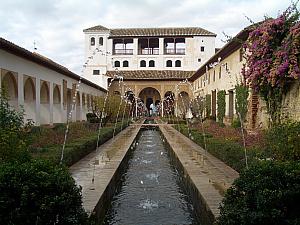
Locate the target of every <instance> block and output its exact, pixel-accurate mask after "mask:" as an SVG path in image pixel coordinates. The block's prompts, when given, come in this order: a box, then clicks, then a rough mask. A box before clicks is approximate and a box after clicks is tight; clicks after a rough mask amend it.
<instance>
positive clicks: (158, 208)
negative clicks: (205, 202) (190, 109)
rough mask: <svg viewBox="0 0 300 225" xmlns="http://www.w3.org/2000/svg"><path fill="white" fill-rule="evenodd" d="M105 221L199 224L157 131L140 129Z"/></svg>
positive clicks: (129, 224)
mask: <svg viewBox="0 0 300 225" xmlns="http://www.w3.org/2000/svg"><path fill="white" fill-rule="evenodd" d="M104 224H107V225H108V224H109V225H112V224H118V225H136V224H140V225H156V224H157V225H175V224H178V225H179V224H200V223H199V222H198V220H197V217H196V215H195V214H194V213H193V205H192V201H191V199H190V198H189V196H188V195H187V194H186V193H185V190H184V188H183V185H182V184H181V177H180V174H178V172H177V170H176V169H175V167H174V166H173V165H171V164H170V159H169V156H168V150H167V149H166V147H165V146H164V143H163V140H162V138H161V136H160V132H159V131H158V130H156V129H144V130H142V131H141V133H140V137H139V139H138V140H137V146H136V148H135V150H134V151H133V153H132V157H131V159H130V160H129V165H128V169H127V171H125V172H124V174H123V176H122V183H121V185H120V187H119V188H118V190H117V192H116V194H115V196H114V198H113V200H112V202H111V206H110V208H109V209H108V212H107V214H106V216H105V219H104Z"/></svg>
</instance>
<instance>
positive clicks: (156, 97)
mask: <svg viewBox="0 0 300 225" xmlns="http://www.w3.org/2000/svg"><path fill="white" fill-rule="evenodd" d="M139 98H140V99H141V100H142V101H143V102H144V103H146V108H147V110H148V112H149V115H150V114H151V115H152V114H153V115H156V114H157V113H158V110H157V106H156V105H155V103H156V102H157V101H160V100H161V97H160V93H159V92H158V90H156V89H155V88H152V87H147V88H144V89H143V90H142V91H141V92H140V94H139Z"/></svg>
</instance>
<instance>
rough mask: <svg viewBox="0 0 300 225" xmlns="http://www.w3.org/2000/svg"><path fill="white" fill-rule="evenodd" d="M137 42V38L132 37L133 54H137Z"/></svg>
mask: <svg viewBox="0 0 300 225" xmlns="http://www.w3.org/2000/svg"><path fill="white" fill-rule="evenodd" d="M138 45H139V43H138V39H137V38H133V55H137V54H138V48H139V46H138Z"/></svg>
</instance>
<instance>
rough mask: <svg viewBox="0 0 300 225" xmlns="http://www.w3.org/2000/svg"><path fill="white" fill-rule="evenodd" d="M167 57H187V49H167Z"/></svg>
mask: <svg viewBox="0 0 300 225" xmlns="http://www.w3.org/2000/svg"><path fill="white" fill-rule="evenodd" d="M164 53H165V55H185V48H165V51H164Z"/></svg>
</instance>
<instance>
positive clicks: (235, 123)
mask: <svg viewBox="0 0 300 225" xmlns="http://www.w3.org/2000/svg"><path fill="white" fill-rule="evenodd" d="M231 126H232V127H233V128H241V121H240V120H239V119H237V118H235V119H233V120H232V123H231Z"/></svg>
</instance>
